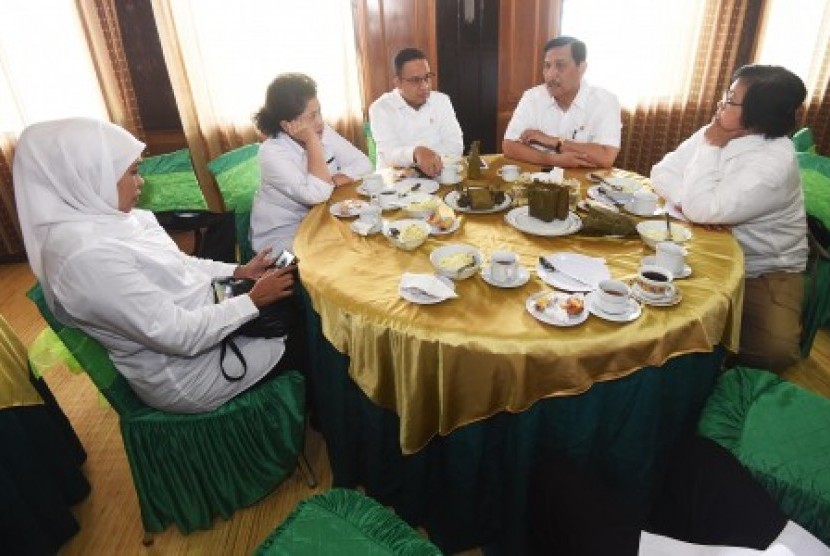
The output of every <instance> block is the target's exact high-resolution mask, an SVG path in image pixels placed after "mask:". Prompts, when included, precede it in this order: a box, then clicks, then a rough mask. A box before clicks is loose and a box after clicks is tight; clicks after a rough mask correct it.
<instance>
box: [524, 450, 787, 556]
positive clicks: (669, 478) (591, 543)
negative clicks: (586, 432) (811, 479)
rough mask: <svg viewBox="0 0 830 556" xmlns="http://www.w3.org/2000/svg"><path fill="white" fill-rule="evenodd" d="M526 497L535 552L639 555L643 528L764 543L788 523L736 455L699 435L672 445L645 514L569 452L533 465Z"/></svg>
mask: <svg viewBox="0 0 830 556" xmlns="http://www.w3.org/2000/svg"><path fill="white" fill-rule="evenodd" d="M528 500H529V505H530V507H529V512H528V513H529V516H530V520H531V523H530V538H529V539H528V540H529V542H528V546H529V547H530V550H531V553H533V554H556V555H560V554H561V555H571V554H573V555H586V556H587V555H597V556H599V555H608V554H614V555H617V554H619V555H627V554H631V555H636V554H637V550H638V546H639V539H640V532H641V530H643V529H645V530H647V531H649V532H652V533H657V534H660V535H664V536H668V537H672V538H675V539H678V540H683V541H687V542H692V543H697V544H708V545H728V546H742V547H747V548H754V549H758V550H761V549H765V548H767V547H768V546H769V545H770V543H771V542H772V541H773V540H774V539H775V538H776V537H777V536H778V535H779V533H780V532H781V530H782V529H783V528H784V526H785V525H786V523H787V517H786V516H785V515H784V514H783V513H782V512H781V510H780V509H779V508H778V505H777V504H776V503H775V501H774V500H773V499H772V498H771V497H770V495H769V494H768V493H767V492H766V490H764V488H763V487H761V485H759V484H758V483H757V482H756V481H755V479H754V478H753V477H752V475H750V473H749V472H748V471H747V470H746V468H744V467H743V466H742V465H741V464H740V462H738V460H736V459H735V458H734V457H733V456H732V455H731V454H730V453H729V452H728V451H727V450H725V449H724V448H722V447H721V446H720V445H718V444H717V443H715V442H713V441H711V440H709V439H707V438H702V437H698V436H694V437H690V438H689V439H687V440H685V441H684V442H682V443H681V444H680V445H679V446H678V447H677V449H676V450H675V451H674V453H673V455H672V457H671V458H670V464H669V468H668V473H667V475H666V478H665V482H664V484H663V485H662V488H661V489H659V494H658V496H657V499H656V501H655V503H654V505H653V508H652V511H651V513H650V516H649V517H648V518H647V519H646V520H645V521H642V520H639V521H638V520H637V519H636V518H634V517H633V516H634V513H633V512H629V511H628V510H627V508H626V506H625V501H623V500H620V499H619V498H618V497H617V496H616V494H615V493H614V492H612V491H611V490H610V489H609V488H607V487H606V486H605V484H603V482H602V481H601V480H600V479H599V478H598V477H597V476H595V475H593V474H591V473H589V472H586V471H585V470H583V469H581V468H580V467H579V466H577V465H576V464H575V463H574V462H573V461H571V460H569V459H567V458H566V457H557V458H553V459H552V460H550V461H548V462H546V463H545V464H544V465H542V466H540V467H538V468H537V469H536V470H535V471H534V474H533V476H532V478H531V481H530V490H529V493H528Z"/></svg>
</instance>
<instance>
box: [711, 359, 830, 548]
mask: <svg viewBox="0 0 830 556" xmlns="http://www.w3.org/2000/svg"><path fill="white" fill-rule="evenodd" d="M698 432H699V433H700V434H702V435H703V436H706V437H708V438H711V439H712V440H714V441H715V442H717V443H718V444H720V445H721V446H723V447H724V448H726V449H727V450H729V451H730V452H731V453H732V454H733V455H734V456H735V457H736V458H737V459H738V460H739V461H740V462H741V463H742V464H743V465H744V466H745V467H746V468H747V469H749V471H750V472H751V473H752V475H753V476H754V477H755V478H756V479H757V480H758V482H760V483H761V484H762V485H763V486H764V487H765V488H766V489H767V490H768V491H769V493H770V494H771V495H772V497H773V498H774V499H775V500H776V501H777V502H778V504H779V505H780V506H781V509H782V510H783V511H784V513H785V514H787V515H788V516H789V517H790V519H792V520H793V521H796V522H797V523H799V524H800V525H801V526H802V527H804V528H805V529H807V530H808V531H810V532H811V533H812V534H814V535H815V536H816V537H818V538H819V539H821V540H822V542H824V543H826V544H830V459H828V456H827V454H828V453H830V400H828V399H826V398H823V397H821V396H819V395H817V394H813V393H812V392H808V391H807V390H804V389H803V388H801V387H799V386H796V385H795V384H792V383H789V382H787V381H785V380H783V379H781V378H780V377H779V376H777V375H774V374H772V373H770V372H767V371H762V370H758V369H750V368H741V367H738V368H735V369H732V370H729V371H727V372H726V373H724V374H723V375H722V376H721V378H720V380H719V381H718V384H717V385H716V387H715V391H714V392H713V393H712V396H711V397H710V398H709V400H708V401H707V403H706V407H705V408H704V410H703V413H702V415H701V418H700V421H699V423H698Z"/></svg>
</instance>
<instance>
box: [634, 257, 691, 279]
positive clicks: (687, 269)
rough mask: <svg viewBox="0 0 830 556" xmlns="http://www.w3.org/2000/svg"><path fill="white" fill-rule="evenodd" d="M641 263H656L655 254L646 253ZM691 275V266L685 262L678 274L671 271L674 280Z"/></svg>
mask: <svg viewBox="0 0 830 556" xmlns="http://www.w3.org/2000/svg"><path fill="white" fill-rule="evenodd" d="M643 264H644V265H645V264H653V265H656V264H657V257H656V256H655V255H646V256H645V257H643ZM691 275H692V267H690V266H689V265H687V264H686V265H683V272H681V273H680V274H675V273H674V272H672V276H674V278H675V280H682V279H683V278H688V277H689V276H691Z"/></svg>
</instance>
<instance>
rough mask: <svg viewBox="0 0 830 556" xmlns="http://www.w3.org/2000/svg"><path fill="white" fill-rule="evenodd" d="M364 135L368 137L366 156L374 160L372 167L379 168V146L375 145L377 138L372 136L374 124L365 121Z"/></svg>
mask: <svg viewBox="0 0 830 556" xmlns="http://www.w3.org/2000/svg"><path fill="white" fill-rule="evenodd" d="M363 135H364V136H365V137H366V156H368V157H369V160H371V161H372V168H377V166H378V164H377V161H378V148H377V145H375V138H374V137H373V136H372V125H371V124H370V123H369V122H363Z"/></svg>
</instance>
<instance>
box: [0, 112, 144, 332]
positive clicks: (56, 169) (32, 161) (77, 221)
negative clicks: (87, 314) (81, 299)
mask: <svg viewBox="0 0 830 556" xmlns="http://www.w3.org/2000/svg"><path fill="white" fill-rule="evenodd" d="M143 150H144V143H142V142H141V141H139V140H138V139H136V138H135V137H133V136H132V135H130V133H128V132H127V131H126V130H124V129H122V128H120V127H118V126H116V125H114V124H111V123H109V122H102V121H98V120H92V119H88V118H71V119H67V120H55V121H50V122H42V123H37V124H33V125H31V126H29V127H27V128H26V129H25V130H24V131H23V133H22V134H21V136H20V140H19V141H18V143H17V148H16V150H15V155H14V163H13V170H12V176H13V179H14V194H15V199H16V202H17V214H18V217H19V219H20V227H21V229H22V231H23V242H24V244H25V245H26V253H27V254H28V256H29V265H30V266H31V267H32V271H33V272H34V273H35V276H37V279H38V280H39V281H40V284H41V287H42V288H43V292H44V295H45V297H46V301H47V303H48V304H49V306H50V308H51V309H52V311H53V312H54V313H55V316H57V317H58V318H59V319H60V320H62V321H63V322H65V323H67V324H68V323H70V322H71V320H69V319H68V317H67V315H66V314H65V312H64V311H63V310H62V309H61V308H60V306H56V302H55V294H54V292H53V290H52V288H51V287H50V285H49V277H48V276H46V275H45V272H44V267H45V266H46V265H45V263H46V261H44V260H43V256H44V247H45V245H46V244H47V242H48V241H50V234H51V233H52V232H53V231H55V229H56V228H57V227H60V231H59V232H55V235H56V236H58V235H59V236H61V237H62V238H63V239H67V237H68V236H72V237H73V241H64V242H62V243H63V245H62V246H61V247H62V248H61V249H60V250H59V251H61V252H60V256H61V257H64V258H66V257H68V256H70V255H71V254H72V253H71V252H66V251H67V250H68V249H66V248H67V247H69V249H72V250H73V252H74V250H75V248H78V249H80V248H81V247H82V246H83V244H84V240H85V239H86V240H89V241H94V240H95V237H88V238H86V237H85V235H86V236H88V235H90V234H89V231H91V230H95V234H93V235H98V234H100V235H98V237H101V236H105V237H126V236H129V235H132V234H134V233H135V232H136V230H137V229H138V227H139V225H138V223H137V222H136V221H135V219H134V218H133V217H132V216H131V215H130V214H129V213H124V212H121V211H119V210H118V187H117V182H118V180H119V179H120V178H121V176H123V175H124V173H125V172H126V171H127V169H128V168H129V167H130V165H131V164H132V163H133V162H134V161H135V160H136V159H137V158H138V157H139V156H140V155H141V152H142V151H143ZM56 239H60V238H57V237H52V238H51V240H52V241H54V240H56ZM78 239H80V241H78ZM52 252H54V250H53V251H52ZM50 266H52V265H50ZM59 266H60V265H59V264H56V265H53V266H52V268H59Z"/></svg>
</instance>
